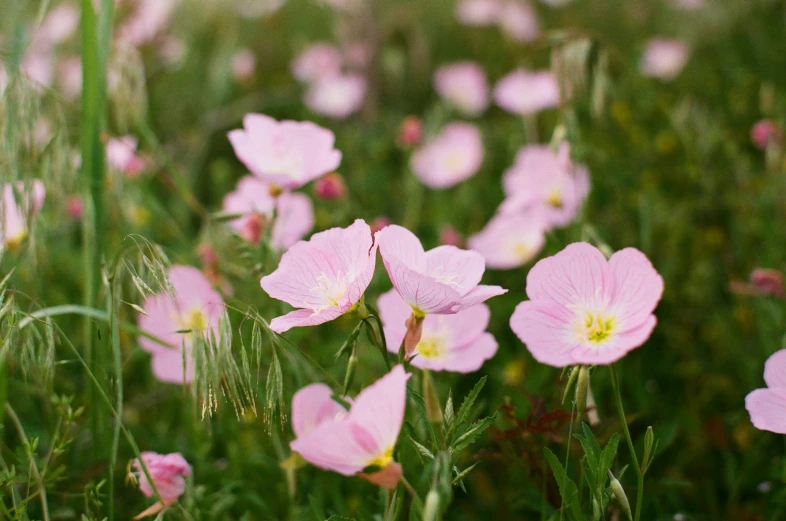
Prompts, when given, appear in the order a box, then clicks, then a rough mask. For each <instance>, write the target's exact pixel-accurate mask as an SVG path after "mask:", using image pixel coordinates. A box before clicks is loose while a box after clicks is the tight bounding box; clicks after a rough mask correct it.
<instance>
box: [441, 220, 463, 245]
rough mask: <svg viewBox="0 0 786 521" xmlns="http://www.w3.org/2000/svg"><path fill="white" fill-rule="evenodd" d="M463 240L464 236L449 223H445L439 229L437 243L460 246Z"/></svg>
mask: <svg viewBox="0 0 786 521" xmlns="http://www.w3.org/2000/svg"><path fill="white" fill-rule="evenodd" d="M463 242H464V237H462V236H461V234H460V233H459V232H458V231H456V229H455V228H454V227H453V226H451V225H449V224H448V225H445V226H443V227H442V229H441V230H440V231H439V243H440V244H441V245H443V246H456V247H460V246H461V245H462V243H463Z"/></svg>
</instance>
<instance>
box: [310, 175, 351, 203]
mask: <svg viewBox="0 0 786 521" xmlns="http://www.w3.org/2000/svg"><path fill="white" fill-rule="evenodd" d="M314 193H316V195H317V197H319V198H320V199H324V200H325V201H332V200H335V199H344V198H345V197H346V196H347V185H346V184H345V183H344V178H343V177H341V174H339V173H337V172H330V173H329V174H326V175H325V176H324V177H323V178H321V179H318V180H317V182H316V183H314Z"/></svg>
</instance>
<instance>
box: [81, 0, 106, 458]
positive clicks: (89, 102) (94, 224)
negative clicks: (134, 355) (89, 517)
mask: <svg viewBox="0 0 786 521" xmlns="http://www.w3.org/2000/svg"><path fill="white" fill-rule="evenodd" d="M81 7H82V21H81V29H82V85H83V87H82V128H81V134H82V146H81V148H82V183H83V191H84V193H85V195H86V197H85V200H86V202H87V203H88V204H87V205H86V211H85V220H84V223H83V224H84V267H85V274H84V275H85V277H84V279H85V291H84V303H85V305H86V306H87V307H91V308H94V307H95V306H96V303H97V302H98V292H99V288H100V285H101V262H102V255H103V251H104V223H105V215H104V183H105V180H104V175H105V173H104V149H103V145H102V143H101V132H102V130H103V126H104V113H105V107H106V89H105V81H104V79H105V75H106V74H105V73H106V63H105V61H102V59H101V58H102V55H101V54H99V42H98V37H99V35H98V22H97V20H96V12H95V9H94V8H93V2H92V0H81ZM94 342H95V338H94V334H93V321H92V320H91V319H90V318H87V319H86V320H85V359H86V361H87V364H88V366H89V367H90V369H91V372H92V373H94V374H95V373H97V372H98V369H99V368H101V367H102V363H101V359H102V358H103V356H102V352H103V350H101V349H96V348H95V345H94ZM88 388H89V389H92V386H88ZM88 397H89V401H88V403H89V405H92V403H93V401H94V399H95V390H91V391H89V393H88ZM88 408H89V410H90V427H91V431H92V435H93V440H94V443H93V451H94V453H95V454H97V453H98V451H100V448H101V445H102V443H101V440H102V439H103V425H102V423H103V422H102V421H101V418H100V416H99V415H98V413H97V408H95V407H88Z"/></svg>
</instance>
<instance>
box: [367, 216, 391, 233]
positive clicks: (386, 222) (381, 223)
mask: <svg viewBox="0 0 786 521" xmlns="http://www.w3.org/2000/svg"><path fill="white" fill-rule="evenodd" d="M391 224H392V223H391V222H390V219H388V218H387V217H385V216H384V215H383V216H381V217H377V218H376V219H374V220H373V221H371V233H372V235H373V234H376V233H377V232H378V231H379V230H381V229H382V228H384V227H386V226H390V225H391Z"/></svg>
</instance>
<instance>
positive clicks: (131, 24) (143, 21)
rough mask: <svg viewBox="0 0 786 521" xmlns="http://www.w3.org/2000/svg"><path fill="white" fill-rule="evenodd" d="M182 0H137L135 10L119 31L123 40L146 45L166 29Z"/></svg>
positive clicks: (132, 43)
mask: <svg viewBox="0 0 786 521" xmlns="http://www.w3.org/2000/svg"><path fill="white" fill-rule="evenodd" d="M179 4H180V0H137V1H136V2H135V8H134V11H133V12H132V13H131V14H130V15H129V17H128V19H127V20H125V22H124V23H123V24H122V25H121V26H120V28H119V29H118V31H117V35H118V38H119V39H120V40H121V41H124V42H127V43H129V44H131V45H136V46H139V45H144V44H147V43H150V42H152V41H153V40H154V39H155V37H156V36H157V35H158V34H159V33H160V32H162V31H163V30H164V29H166V26H167V25H169V21H170V19H171V18H172V15H173V14H174V12H175V9H177V7H178V5H179Z"/></svg>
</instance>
